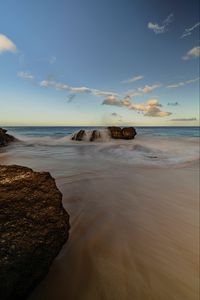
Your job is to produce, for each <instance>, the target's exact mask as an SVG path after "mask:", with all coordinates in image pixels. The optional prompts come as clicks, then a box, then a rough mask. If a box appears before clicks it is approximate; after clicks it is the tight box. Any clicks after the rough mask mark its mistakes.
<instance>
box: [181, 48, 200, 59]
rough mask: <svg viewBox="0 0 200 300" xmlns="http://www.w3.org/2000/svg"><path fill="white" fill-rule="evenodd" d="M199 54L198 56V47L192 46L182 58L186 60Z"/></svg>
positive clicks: (199, 52) (199, 50)
mask: <svg viewBox="0 0 200 300" xmlns="http://www.w3.org/2000/svg"><path fill="white" fill-rule="evenodd" d="M199 56H200V47H199V46H197V47H194V48H192V49H191V50H189V51H188V52H187V54H186V55H185V56H183V57H182V59H183V60H188V59H191V58H196V57H199Z"/></svg>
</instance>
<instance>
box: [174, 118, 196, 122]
mask: <svg viewBox="0 0 200 300" xmlns="http://www.w3.org/2000/svg"><path fill="white" fill-rule="evenodd" d="M196 120H197V118H180V119H171V120H170V121H176V122H190V121H196Z"/></svg>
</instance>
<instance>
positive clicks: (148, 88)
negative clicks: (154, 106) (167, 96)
mask: <svg viewBox="0 0 200 300" xmlns="http://www.w3.org/2000/svg"><path fill="white" fill-rule="evenodd" d="M160 86H161V85H160V84H153V85H145V86H144V87H142V88H137V89H136V90H133V91H129V92H127V93H126V94H125V96H124V98H125V99H128V100H130V99H131V98H134V97H141V96H143V95H145V94H148V93H151V92H152V91H153V90H155V89H157V88H159V87H160Z"/></svg>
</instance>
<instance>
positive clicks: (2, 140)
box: [0, 128, 16, 147]
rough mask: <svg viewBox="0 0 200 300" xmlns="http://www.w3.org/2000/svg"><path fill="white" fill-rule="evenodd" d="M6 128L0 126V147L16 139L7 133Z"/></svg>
mask: <svg viewBox="0 0 200 300" xmlns="http://www.w3.org/2000/svg"><path fill="white" fill-rule="evenodd" d="M6 132H7V130H6V129H3V128H0V147H2V146H7V145H8V144H9V143H11V142H14V141H16V139H15V138H14V136H12V135H10V134H7V133H6Z"/></svg>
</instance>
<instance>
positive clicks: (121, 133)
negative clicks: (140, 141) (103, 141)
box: [108, 126, 137, 140]
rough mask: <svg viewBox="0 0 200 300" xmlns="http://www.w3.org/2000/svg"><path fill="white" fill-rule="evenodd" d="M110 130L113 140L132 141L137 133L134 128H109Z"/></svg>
mask: <svg viewBox="0 0 200 300" xmlns="http://www.w3.org/2000/svg"><path fill="white" fill-rule="evenodd" d="M108 130H109V132H110V136H111V138H112V139H125V140H131V139H134V137H135V135H136V134H137V133H136V130H135V128H133V127H124V128H120V127H116V126H112V127H108Z"/></svg>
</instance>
